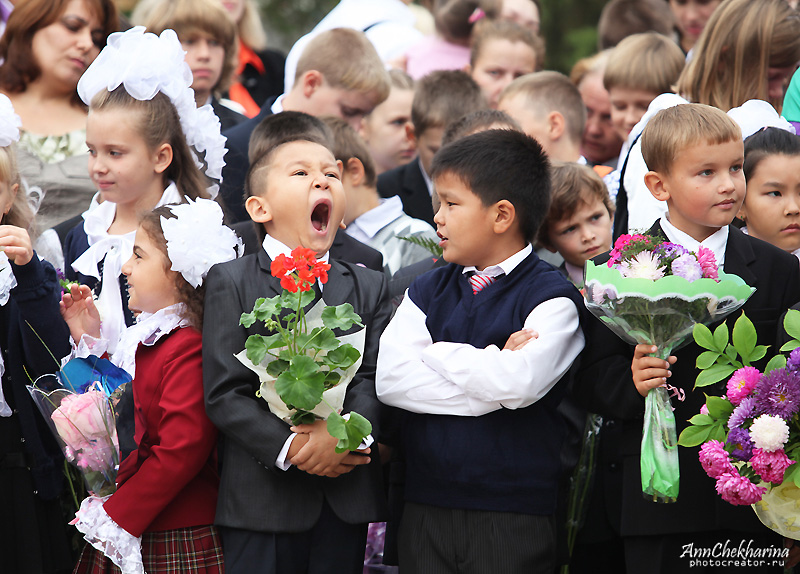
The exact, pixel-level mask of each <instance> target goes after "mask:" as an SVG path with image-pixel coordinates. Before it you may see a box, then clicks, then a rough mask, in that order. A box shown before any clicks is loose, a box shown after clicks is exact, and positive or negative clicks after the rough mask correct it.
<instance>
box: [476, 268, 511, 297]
mask: <svg viewBox="0 0 800 574" xmlns="http://www.w3.org/2000/svg"><path fill="white" fill-rule="evenodd" d="M502 276H503V275H502V274H500V275H498V276H496V277H490V276H489V275H478V274H477V273H475V272H474V271H473V272H472V274H471V275H470V276H469V283H470V285H472V293H473V295H474V294H477V293H478V291H482V290H483V289H484V288H485V287H488V286H489V285H491V284H492V283H494V282H495V281H497V280H498V279H499V278H500V277H502Z"/></svg>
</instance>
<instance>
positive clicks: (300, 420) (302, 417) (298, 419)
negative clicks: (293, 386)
mask: <svg viewBox="0 0 800 574" xmlns="http://www.w3.org/2000/svg"><path fill="white" fill-rule="evenodd" d="M316 420H317V415H315V414H314V413H310V412H308V411H304V410H300V409H298V410H296V411H295V412H294V413H292V424H293V425H310V424H312V423H313V422H315V421H316Z"/></svg>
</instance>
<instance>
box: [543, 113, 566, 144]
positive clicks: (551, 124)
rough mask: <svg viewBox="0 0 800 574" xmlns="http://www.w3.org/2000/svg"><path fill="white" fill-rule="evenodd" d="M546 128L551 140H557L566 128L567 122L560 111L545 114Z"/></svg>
mask: <svg viewBox="0 0 800 574" xmlns="http://www.w3.org/2000/svg"><path fill="white" fill-rule="evenodd" d="M547 129H548V135H549V136H550V140H551V141H558V140H559V139H561V136H563V135H564V132H565V131H566V129H567V122H566V120H565V119H564V115H563V114H562V113H561V112H550V113H549V114H548V115H547Z"/></svg>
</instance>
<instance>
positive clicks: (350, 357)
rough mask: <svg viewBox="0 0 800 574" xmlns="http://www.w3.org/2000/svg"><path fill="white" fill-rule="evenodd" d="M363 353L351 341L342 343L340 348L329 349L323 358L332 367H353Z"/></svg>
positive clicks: (343, 368)
mask: <svg viewBox="0 0 800 574" xmlns="http://www.w3.org/2000/svg"><path fill="white" fill-rule="evenodd" d="M360 356H361V353H359V352H358V349H356V348H355V347H354V346H353V345H350V344H349V343H347V344H344V345H341V346H340V347H339V348H338V349H334V350H333V351H329V352H328V354H327V355H325V356H324V357H323V358H322V362H323V363H324V364H325V365H328V366H329V367H330V368H332V369H342V370H345V369H349V368H350V367H352V366H353V365H354V364H355V362H356V361H357V360H358V358H359V357H360Z"/></svg>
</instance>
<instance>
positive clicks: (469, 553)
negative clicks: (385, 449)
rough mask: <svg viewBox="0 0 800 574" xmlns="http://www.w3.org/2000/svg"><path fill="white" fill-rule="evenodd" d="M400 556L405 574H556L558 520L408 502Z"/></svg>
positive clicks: (402, 527) (404, 513)
mask: <svg viewBox="0 0 800 574" xmlns="http://www.w3.org/2000/svg"><path fill="white" fill-rule="evenodd" d="M399 551H400V572H402V574H447V573H453V574H470V573H475V574H486V573H487V572H525V573H526V574H536V573H541V574H552V572H553V571H554V569H555V564H556V539H555V518H554V517H553V516H532V515H528V514H515V513H511V512H489V511H483V510H459V509H452V508H439V507H436V506H427V505H422V504H413V503H410V502H409V503H406V505H405V509H404V511H403V520H402V522H401V523H400V538H399Z"/></svg>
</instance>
